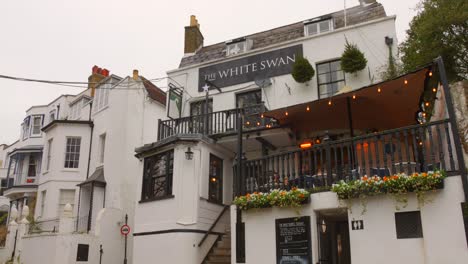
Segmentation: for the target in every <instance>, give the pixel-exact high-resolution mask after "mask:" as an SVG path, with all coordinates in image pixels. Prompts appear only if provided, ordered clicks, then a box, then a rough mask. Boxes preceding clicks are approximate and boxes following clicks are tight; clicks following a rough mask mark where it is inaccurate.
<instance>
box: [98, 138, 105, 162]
mask: <svg viewBox="0 0 468 264" xmlns="http://www.w3.org/2000/svg"><path fill="white" fill-rule="evenodd" d="M105 150H106V134H102V135H101V136H99V162H100V163H104V151H105Z"/></svg>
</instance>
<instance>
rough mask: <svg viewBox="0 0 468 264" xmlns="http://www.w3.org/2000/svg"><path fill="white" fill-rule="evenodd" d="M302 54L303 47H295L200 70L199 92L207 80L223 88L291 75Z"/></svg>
mask: <svg viewBox="0 0 468 264" xmlns="http://www.w3.org/2000/svg"><path fill="white" fill-rule="evenodd" d="M302 53H303V51H302V45H295V46H291V47H287V48H283V49H277V50H274V51H270V52H265V53H261V54H257V55H252V56H249V57H245V58H241V59H237V60H232V61H228V62H223V63H218V64H214V65H210V66H207V67H203V68H200V69H199V70H198V91H200V92H201V91H203V86H205V85H206V81H207V80H208V81H209V82H211V83H212V84H214V85H215V86H216V87H218V88H222V87H227V86H231V85H236V84H240V83H246V82H251V81H255V80H262V79H266V78H270V77H275V76H279V75H284V74H289V73H291V72H292V66H293V64H294V62H295V61H296V58H298V57H300V56H302ZM211 88H213V87H211Z"/></svg>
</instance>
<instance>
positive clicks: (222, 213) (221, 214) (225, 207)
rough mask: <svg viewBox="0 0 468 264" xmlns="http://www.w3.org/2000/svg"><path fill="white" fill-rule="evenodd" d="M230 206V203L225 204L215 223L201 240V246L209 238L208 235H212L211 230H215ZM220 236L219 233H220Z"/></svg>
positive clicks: (199, 245) (199, 244)
mask: <svg viewBox="0 0 468 264" xmlns="http://www.w3.org/2000/svg"><path fill="white" fill-rule="evenodd" d="M228 208H229V205H225V206H224V207H223V210H222V211H221V212H220V213H219V215H218V217H217V218H216V220H215V221H214V222H213V224H212V225H211V227H210V228H209V229H208V230H207V231H206V233H205V235H204V236H203V238H202V240H200V243H198V247H201V245H202V244H203V242H205V240H206V239H207V238H208V235H210V233H211V231H213V228H214V227H215V226H216V224H217V223H218V222H219V220H220V219H221V217H222V216H223V215H224V213H225V212H226V211H227V209H228ZM218 236H219V235H218Z"/></svg>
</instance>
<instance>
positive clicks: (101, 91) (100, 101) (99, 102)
mask: <svg viewBox="0 0 468 264" xmlns="http://www.w3.org/2000/svg"><path fill="white" fill-rule="evenodd" d="M108 103H109V88H108V87H106V86H105V85H101V86H100V87H98V88H96V95H95V96H94V103H93V107H94V112H98V111H100V110H102V109H104V107H106V106H107V104H108Z"/></svg>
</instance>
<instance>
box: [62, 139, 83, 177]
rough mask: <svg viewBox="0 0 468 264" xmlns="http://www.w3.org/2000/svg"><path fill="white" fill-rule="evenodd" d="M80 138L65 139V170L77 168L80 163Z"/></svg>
mask: <svg viewBox="0 0 468 264" xmlns="http://www.w3.org/2000/svg"><path fill="white" fill-rule="evenodd" d="M80 145H81V138H79V137H67V147H66V149H65V168H74V169H76V168H78V166H79V161H80Z"/></svg>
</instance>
